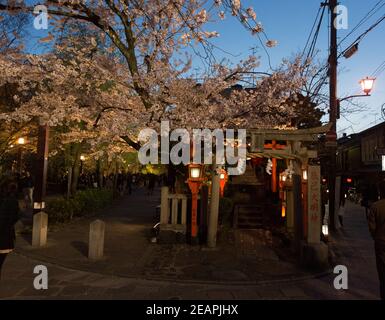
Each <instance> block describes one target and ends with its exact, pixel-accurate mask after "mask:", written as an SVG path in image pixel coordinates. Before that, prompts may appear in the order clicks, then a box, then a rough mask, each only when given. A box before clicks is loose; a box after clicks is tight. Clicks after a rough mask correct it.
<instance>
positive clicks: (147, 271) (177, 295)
mask: <svg viewBox="0 0 385 320" xmlns="http://www.w3.org/2000/svg"><path fill="white" fill-rule="evenodd" d="M144 197H145V195H144V194H137V195H136V196H135V198H136V199H137V200H135V201H138V203H142V208H140V207H139V208H138V207H137V204H138V203H137V204H136V205H135V201H134V200H131V201H132V206H131V207H130V208H134V209H135V210H134V213H132V214H127V209H124V208H126V204H127V203H125V201H126V200H124V201H123V205H122V204H117V205H116V207H115V208H111V209H110V210H109V212H114V215H111V214H110V216H108V214H105V215H104V220H105V221H106V222H107V230H109V231H110V233H113V235H112V234H110V235H107V234H106V236H107V239H106V252H107V257H106V258H105V259H104V260H102V261H100V262H96V263H93V264H91V263H90V262H88V261H87V259H86V257H85V252H86V251H85V250H86V243H87V235H88V234H87V233H86V234H85V235H83V238H76V237H78V236H79V234H80V231H79V230H81V229H82V226H83V227H84V226H85V225H86V224H87V223H88V221H86V222H84V221H78V222H75V223H73V224H71V225H70V227H68V226H66V230H67V231H66V232H65V235H64V233H63V232H62V231H60V229H59V230H58V231H52V234H51V233H50V236H49V239H50V240H49V244H48V246H47V248H45V249H31V248H30V245H29V244H28V239H27V240H26V239H23V240H20V239H19V241H18V243H19V246H18V250H17V251H16V252H14V253H13V254H11V255H10V256H9V257H8V258H7V260H6V263H5V266H4V270H3V274H2V279H1V280H0V298H1V299H166V300H167V299H188V300H197V299H213V300H228V299H241V300H245V299H251V300H254V299H378V298H379V290H378V280H377V273H376V269H375V259H374V250H373V243H372V241H371V239H370V237H369V233H368V230H367V226H366V220H365V215H364V211H363V210H362V208H361V207H358V206H356V205H354V204H348V209H347V210H346V211H347V212H346V217H345V220H346V222H345V227H344V229H343V230H342V231H339V232H337V233H336V234H335V236H334V237H333V239H332V240H331V243H330V247H331V248H332V252H333V260H334V264H344V265H346V266H347V267H348V270H349V289H348V290H342V291H341V290H336V289H334V287H333V279H334V275H333V274H326V275H323V276H322V277H316V278H315V277H314V276H312V275H309V274H305V276H304V274H303V271H301V270H297V271H298V273H297V274H296V275H301V276H302V277H301V276H299V277H296V279H294V278H295V277H294V278H293V277H287V278H284V277H279V276H278V277H276V279H274V277H273V276H269V273H268V271H270V273H271V275H274V267H273V266H274V265H275V264H276V263H277V261H274V260H272V259H270V260H264V259H259V260H257V262H259V263H256V264H255V268H256V269H255V274H256V277H255V279H254V280H256V281H250V279H249V278H248V279H245V278H244V276H245V272H244V270H236V269H230V270H231V272H230V273H229V274H226V270H225V275H224V276H222V277H219V279H215V278H210V276H212V275H213V274H215V272H213V273H212V274H211V275H209V274H208V275H206V277H202V276H199V277H191V278H190V279H188V278H187V279H186V278H183V277H178V275H180V274H178V269H177V268H175V266H178V263H180V261H179V262H178V259H181V261H182V260H183V257H185V258H186V252H191V250H187V249H186V247H184V246H180V247H179V251H181V252H179V253H178V254H177V253H175V252H174V251H175V250H173V249H175V248H169V249H167V247H164V246H159V245H156V244H151V243H150V242H149V241H148V239H147V238H146V236H147V234H146V232H147V231H148V228H149V227H151V225H152V223H153V214H154V212H155V211H152V210H149V208H151V207H154V208H153V209H154V210H155V207H156V205H157V203H158V201H159V200H158V199H156V197H155V198H151V199H150V198H148V199H147V200H146V201H145V202H143V200H144V199H145V198H144ZM127 201H129V200H127ZM143 203H145V205H143ZM146 230H147V231H146ZM138 235H140V236H138ZM74 236H76V237H75V238H73V237H74ZM108 237H111V242H110V245H108V243H109V242H108V241H107V240H108ZM26 238H27V237H26ZM73 239H77V241H78V242H79V243H77V244H76V245H72V246H71V243H72V242H71V241H74V240H73ZM112 239H114V240H112ZM116 239H118V240H116ZM63 243H64V244H65V245H63ZM127 244H130V245H127ZM126 245H127V246H128V247H132V248H131V249H132V250H136V251H134V252H136V253H137V255H136V256H134V259H133V256H132V255H131V254H132V252H133V251H130V250H131V249H130V250H128V249H127V250H126V249H124V246H126ZM154 247H155V248H157V249H159V248H161V250H160V251H152V249H151V248H154ZM162 250H163V251H162ZM186 250H187V251H186ZM194 250H196V252H197V253H196V256H195V257H196V259H197V263H195V264H194V265H193V267H192V269H191V270H190V273H191V274H197V273H204V272H206V271H207V270H208V269H207V266H206V267H205V266H203V267H202V268H201V269H199V264H200V263H202V261H203V262H204V261H205V258H204V257H208V256H210V254H213V256H214V257H216V258H217V256H216V254H218V252H220V251H202V250H200V251H199V249H194ZM154 252H155V253H156V254H155V253H154ZM159 252H160V253H161V254H160V255H158V254H159ZM118 254H121V258H120V260H119V258H118ZM202 256H203V258H202ZM175 257H177V258H178V257H179V258H178V259H176V258H175ZM230 258H233V260H237V258H235V259H234V257H230ZM154 259H155V260H156V259H161V263H158V264H155V265H154V267H157V266H160V265H162V266H163V267H162V268H163V269H162V268H160V269H159V270H158V272H159V273H160V274H162V275H163V277H162V278H160V277H158V279H156V278H157V277H151V272H154V270H151V262H153V261H154ZM173 259H174V260H173ZM175 259H176V260H175ZM186 259H187V260H188V259H189V258H188V257H187V258H186ZM202 259H203V260H202ZM165 261H169V264H166V263H165ZM206 261H207V260H206ZM279 262H280V261H278V263H279ZM281 263H282V262H281ZM39 264H43V265H45V266H46V267H47V268H48V272H49V288H48V290H35V289H34V288H33V280H34V277H35V276H36V275H35V274H33V268H34V267H35V266H36V265H39ZM114 264H116V265H117V266H115V267H114V268H111V265H114ZM234 268H235V267H234ZM166 269H167V270H168V274H167V272H166ZM209 269H210V268H209ZM211 269H212V266H211ZM127 270H130V271H129V272H127ZM143 270H144V273H143ZM123 271H124V272H123ZM139 271H141V272H139ZM214 271H215V270H214ZM219 271H220V270H219ZM227 271H228V270H227ZM219 273H220V272H219ZM246 274H247V272H246ZM230 278H232V279H235V280H238V283H235V282H232V283H230V282H228V283H226V282H224V281H218V280H221V279H222V280H223V279H230ZM197 279H199V281H196V280H197ZM263 279H266V280H267V281H262V280H263ZM191 280H193V281H191ZM205 280H206V281H205ZM257 280H258V281H257ZM260 280H261V281H260Z"/></svg>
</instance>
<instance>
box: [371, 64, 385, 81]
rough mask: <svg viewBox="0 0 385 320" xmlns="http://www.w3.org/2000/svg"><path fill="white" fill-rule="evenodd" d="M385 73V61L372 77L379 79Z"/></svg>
mask: <svg viewBox="0 0 385 320" xmlns="http://www.w3.org/2000/svg"><path fill="white" fill-rule="evenodd" d="M384 71H385V60H384V61H383V62H382V63H381V64H380V65H379V66H378V67H377V69H376V70H374V71H373V73H372V77H376V78H377V77H378V76H380V74H381V73H383V72H384Z"/></svg>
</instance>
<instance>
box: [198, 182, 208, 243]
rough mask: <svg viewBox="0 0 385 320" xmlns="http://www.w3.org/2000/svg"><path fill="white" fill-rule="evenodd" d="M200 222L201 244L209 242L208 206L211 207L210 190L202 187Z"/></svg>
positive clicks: (205, 186) (204, 186)
mask: <svg viewBox="0 0 385 320" xmlns="http://www.w3.org/2000/svg"><path fill="white" fill-rule="evenodd" d="M200 195H201V198H200V200H201V201H200V221H199V240H200V241H201V243H206V242H207V224H208V219H207V218H208V214H207V213H208V205H209V199H208V197H209V188H208V186H207V185H202V187H201V190H200Z"/></svg>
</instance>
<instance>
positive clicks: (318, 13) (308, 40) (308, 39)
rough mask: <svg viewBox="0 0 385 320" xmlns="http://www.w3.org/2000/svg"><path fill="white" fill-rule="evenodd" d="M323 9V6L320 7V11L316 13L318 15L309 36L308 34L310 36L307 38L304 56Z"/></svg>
mask: <svg viewBox="0 0 385 320" xmlns="http://www.w3.org/2000/svg"><path fill="white" fill-rule="evenodd" d="M321 10H322V7H319V9H318V12H317V15H316V17H315V19H314V22H313V26H312V28H311V30H310V33H309V36H308V38H307V41H306V44H305V47H304V48H303V51H302V56H303V55H304V54H305V51H306V49H307V46H308V45H309V42H310V38H311V36H312V34H313V31H314V28H315V26H316V24H317V21H318V18H319V15H320V13H321Z"/></svg>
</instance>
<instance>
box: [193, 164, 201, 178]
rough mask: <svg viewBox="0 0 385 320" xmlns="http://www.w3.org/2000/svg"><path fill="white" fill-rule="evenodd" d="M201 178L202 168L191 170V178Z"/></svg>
mask: <svg viewBox="0 0 385 320" xmlns="http://www.w3.org/2000/svg"><path fill="white" fill-rule="evenodd" d="M200 176H201V168H197V167H196V168H191V169H190V177H191V178H193V179H196V178H199V177H200Z"/></svg>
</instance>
